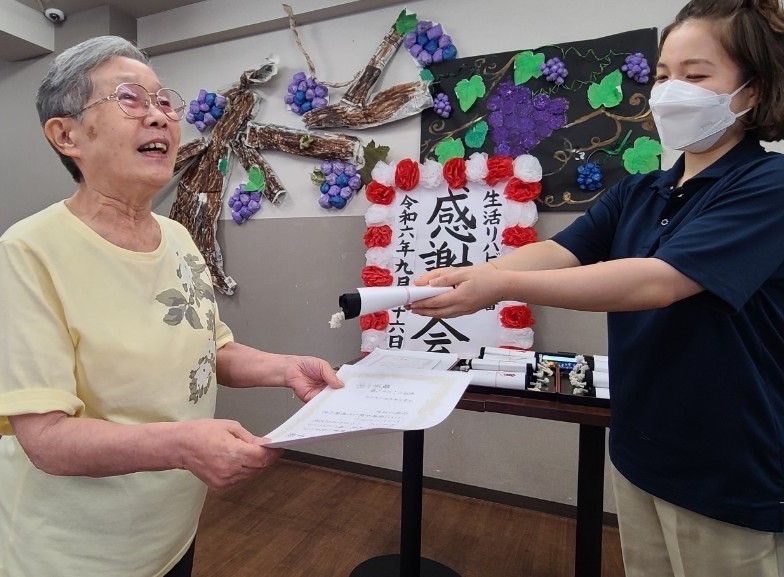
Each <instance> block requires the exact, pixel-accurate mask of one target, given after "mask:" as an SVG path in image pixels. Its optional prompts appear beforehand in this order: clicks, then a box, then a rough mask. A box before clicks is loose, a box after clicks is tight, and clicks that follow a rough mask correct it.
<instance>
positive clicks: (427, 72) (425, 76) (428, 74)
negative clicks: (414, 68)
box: [419, 68, 436, 82]
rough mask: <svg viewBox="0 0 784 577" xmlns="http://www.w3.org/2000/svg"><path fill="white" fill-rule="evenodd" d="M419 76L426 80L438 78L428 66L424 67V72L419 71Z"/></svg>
mask: <svg viewBox="0 0 784 577" xmlns="http://www.w3.org/2000/svg"><path fill="white" fill-rule="evenodd" d="M419 77H420V78H421V79H422V80H424V81H425V82H433V80H435V79H436V77H435V76H433V73H432V72H430V70H429V69H428V68H423V69H422V72H420V73H419Z"/></svg>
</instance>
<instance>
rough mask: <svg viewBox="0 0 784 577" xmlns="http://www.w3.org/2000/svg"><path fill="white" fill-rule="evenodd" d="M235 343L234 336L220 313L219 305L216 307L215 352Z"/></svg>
mask: <svg viewBox="0 0 784 577" xmlns="http://www.w3.org/2000/svg"><path fill="white" fill-rule="evenodd" d="M233 342H234V334H233V333H232V332H231V329H230V328H229V326H228V325H227V324H226V323H224V322H223V321H222V320H221V318H220V313H218V305H217V304H216V305H215V350H218V349H220V348H221V347H223V346H225V345H226V344H228V343H233Z"/></svg>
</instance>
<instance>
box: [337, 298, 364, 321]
mask: <svg viewBox="0 0 784 577" xmlns="http://www.w3.org/2000/svg"><path fill="white" fill-rule="evenodd" d="M338 306H339V307H340V308H341V310H342V311H343V314H344V315H345V316H346V318H347V319H353V318H354V317H358V316H359V312H360V310H362V297H361V296H360V295H359V293H345V294H342V295H340V296H339V297H338Z"/></svg>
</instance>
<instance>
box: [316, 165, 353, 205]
mask: <svg viewBox="0 0 784 577" xmlns="http://www.w3.org/2000/svg"><path fill="white" fill-rule="evenodd" d="M313 174H314V181H317V180H321V178H322V177H323V179H324V181H323V182H321V184H320V185H319V190H320V191H321V196H319V201H318V203H319V206H320V207H321V208H336V209H341V208H343V207H344V206H346V204H348V201H349V200H351V199H352V198H353V197H354V195H355V194H356V192H357V191H358V190H359V189H360V188H362V178H361V177H360V176H359V174H357V167H356V166H355V165H353V164H351V163H349V162H342V161H340V160H332V161H330V160H325V161H324V162H322V163H321V166H320V167H319V168H317V169H316V170H315V171H314V172H313Z"/></svg>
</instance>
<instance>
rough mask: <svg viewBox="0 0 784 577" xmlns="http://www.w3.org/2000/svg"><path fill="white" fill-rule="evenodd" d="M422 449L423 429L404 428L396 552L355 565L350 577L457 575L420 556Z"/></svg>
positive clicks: (437, 576)
mask: <svg viewBox="0 0 784 577" xmlns="http://www.w3.org/2000/svg"><path fill="white" fill-rule="evenodd" d="M424 452H425V432H424V431H405V432H404V433H403V482H402V499H401V506H400V554H399V555H383V556H381V557H373V558H372V559H368V560H367V561H364V562H362V563H360V564H359V565H357V567H356V568H355V569H354V570H353V571H352V572H351V575H350V577H460V575H458V574H457V573H455V572H454V571H452V570H451V569H450V568H449V567H447V566H445V565H442V564H441V563H438V562H436V561H433V560H431V559H425V558H423V557H421V546H422V476H423V461H424Z"/></svg>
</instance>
